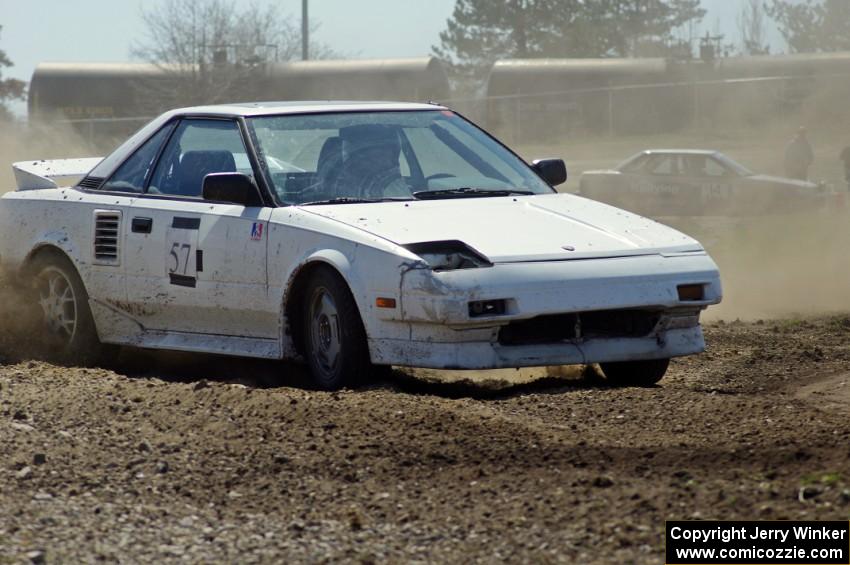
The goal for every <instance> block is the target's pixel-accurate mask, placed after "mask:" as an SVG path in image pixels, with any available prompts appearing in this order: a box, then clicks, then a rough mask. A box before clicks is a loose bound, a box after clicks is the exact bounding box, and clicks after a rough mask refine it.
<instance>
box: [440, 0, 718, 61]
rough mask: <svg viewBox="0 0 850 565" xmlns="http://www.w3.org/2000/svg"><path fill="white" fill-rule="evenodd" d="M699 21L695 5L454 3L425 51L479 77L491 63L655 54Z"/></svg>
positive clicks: (657, 0) (688, 1) (639, 1)
mask: <svg viewBox="0 0 850 565" xmlns="http://www.w3.org/2000/svg"><path fill="white" fill-rule="evenodd" d="M704 15H705V10H703V9H702V8H700V0H501V1H495V2H494V1H493V0H457V1H456V4H455V8H454V12H453V13H452V17H451V18H450V19H449V20H448V21H447V22H446V29H445V30H444V31H443V32H441V33H440V45H439V46H434V47H433V51H434V53H435V54H436V55H437V56H439V57H441V58H442V59H444V60H445V61H447V62H448V63H449V64H450V65H452V66H453V68H454V69H455V70H456V71H459V72H460V73H462V74H468V75H472V76H478V77H480V76H482V75H483V73H484V72H486V70H487V69H488V68H489V66H490V65H491V64H492V63H493V62H494V61H496V60H498V59H505V58H534V57H611V56H619V57H628V56H635V55H641V54H644V53H645V52H646V51H647V46H651V47H652V48H653V49H654V50H655V51H657V50H658V47H659V46H665V45H666V44H668V43H669V42H670V40H671V39H672V35H673V31H674V30H675V29H676V28H679V27H681V26H683V25H685V24H687V23H689V22H692V21H698V20H700V19H701V18H702V17H703V16H704Z"/></svg>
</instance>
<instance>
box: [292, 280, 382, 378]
mask: <svg viewBox="0 0 850 565" xmlns="http://www.w3.org/2000/svg"><path fill="white" fill-rule="evenodd" d="M305 297H306V299H307V300H306V301H305V303H304V308H305V311H304V316H303V320H304V337H305V339H304V345H305V354H306V357H307V364H308V365H309V367H310V373H311V374H312V376H313V381H314V382H315V384H316V386H318V387H319V388H322V389H325V390H337V389H340V388H342V387H344V386H354V385H356V384H358V383H361V382H363V381H364V380H366V378H367V376H368V374H369V372H370V370H371V368H372V365H371V363H370V361H369V347H368V345H367V343H366V331H365V330H364V328H363V322H362V320H361V318H360V312H359V311H358V309H357V304H356V303H355V302H354V297H353V296H351V292H350V291H349V290H348V286H347V285H346V284H345V282H344V281H343V280H342V279H341V278H340V276H339V275H337V274H336V273H335V272H333V271H331V270H330V269H328V268H321V269H319V270H317V271H316V272H315V273H313V275H312V277H311V279H310V282H309V283H308V285H307V292H306V294H305Z"/></svg>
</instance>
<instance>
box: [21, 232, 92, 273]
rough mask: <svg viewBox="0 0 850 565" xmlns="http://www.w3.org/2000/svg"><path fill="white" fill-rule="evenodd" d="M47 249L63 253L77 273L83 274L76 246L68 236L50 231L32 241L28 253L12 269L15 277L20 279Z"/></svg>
mask: <svg viewBox="0 0 850 565" xmlns="http://www.w3.org/2000/svg"><path fill="white" fill-rule="evenodd" d="M48 248H53V249H57V250H58V251H59V252H61V253H63V254H64V255H65V256H66V257H67V258H68V260H70V261H71V263H72V264H73V265H74V268H75V269H77V272H78V273H82V272H83V271H82V270H81V269H80V266H81V264H82V261H81V259H80V252H79V250H78V248H77V246H76V245H74V243H73V242H72V241H71V238H69V237H68V234H66V233H65V232H62V231H51V232H46V233H43V234H40V235H39V237H38V238H36V239H35V240H34V241H33V243H32V245H31V246H30V251H29V252H28V253H27V254H26V256H25V257H24V258H23V260H22V261H21V263H20V264H19V265H18V266H17V267H16V268H14V272H15V273H16V275H17V277H18V278H20V277H21V276H23V275H24V274H25V271H26V269H27V268H28V266H29V265H30V264H31V263H32V261H33V259H34V258H35V256H36V255H38V254H39V253H40V252H42V251H44V250H45V249H48Z"/></svg>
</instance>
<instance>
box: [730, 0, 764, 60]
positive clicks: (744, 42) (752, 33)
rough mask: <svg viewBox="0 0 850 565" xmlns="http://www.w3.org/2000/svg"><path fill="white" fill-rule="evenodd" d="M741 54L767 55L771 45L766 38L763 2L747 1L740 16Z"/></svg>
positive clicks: (756, 0) (757, 0) (759, 0)
mask: <svg viewBox="0 0 850 565" xmlns="http://www.w3.org/2000/svg"><path fill="white" fill-rule="evenodd" d="M738 31H739V32H740V33H741V52H742V53H743V54H744V55H767V54H768V53H769V52H770V45H768V44H767V39H766V37H765V34H766V32H765V13H764V8H763V7H762V3H761V0H746V2H745V3H744V6H743V7H742V8H741V12H740V14H738Z"/></svg>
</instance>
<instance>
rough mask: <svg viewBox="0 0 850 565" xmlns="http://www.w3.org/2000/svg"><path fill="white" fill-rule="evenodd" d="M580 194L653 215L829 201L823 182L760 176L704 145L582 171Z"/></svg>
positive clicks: (775, 208)
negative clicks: (607, 168) (599, 168)
mask: <svg viewBox="0 0 850 565" xmlns="http://www.w3.org/2000/svg"><path fill="white" fill-rule="evenodd" d="M579 194H581V195H582V196H586V197H588V198H593V199H594V200H599V201H601V202H606V203H608V204H611V205H613V206H621V207H623V208H626V209H627V210H631V211H633V212H636V213H638V214H646V215H647V216H652V217H658V216H701V215H720V216H739V215H760V214H770V213H780V212H795V211H799V210H801V209H803V210H811V209H817V208H823V207H826V206H828V205H829V204H830V202H832V201H831V200H830V196H831V195H830V194H829V192H828V191H827V190H826V187H825V186H824V185H823V184H816V183H813V182H808V181H802V180H796V179H788V178H783V177H774V176H769V175H759V174H756V173H754V172H752V171H750V170H749V169H747V168H746V167H744V166H743V165H741V164H740V163H738V162H736V161H733V160H732V159H730V158H729V157H727V156H726V155H724V154H723V153H720V152H719V151H712V150H702V149H647V150H646V151H641V152H640V153H638V154H636V155H633V156H631V157H630V158H628V159H626V160H625V161H623V162H622V163H620V164H619V165H617V167H615V168H614V169H610V170H599V171H585V172H584V174H582V176H581V181H580V183H579Z"/></svg>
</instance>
